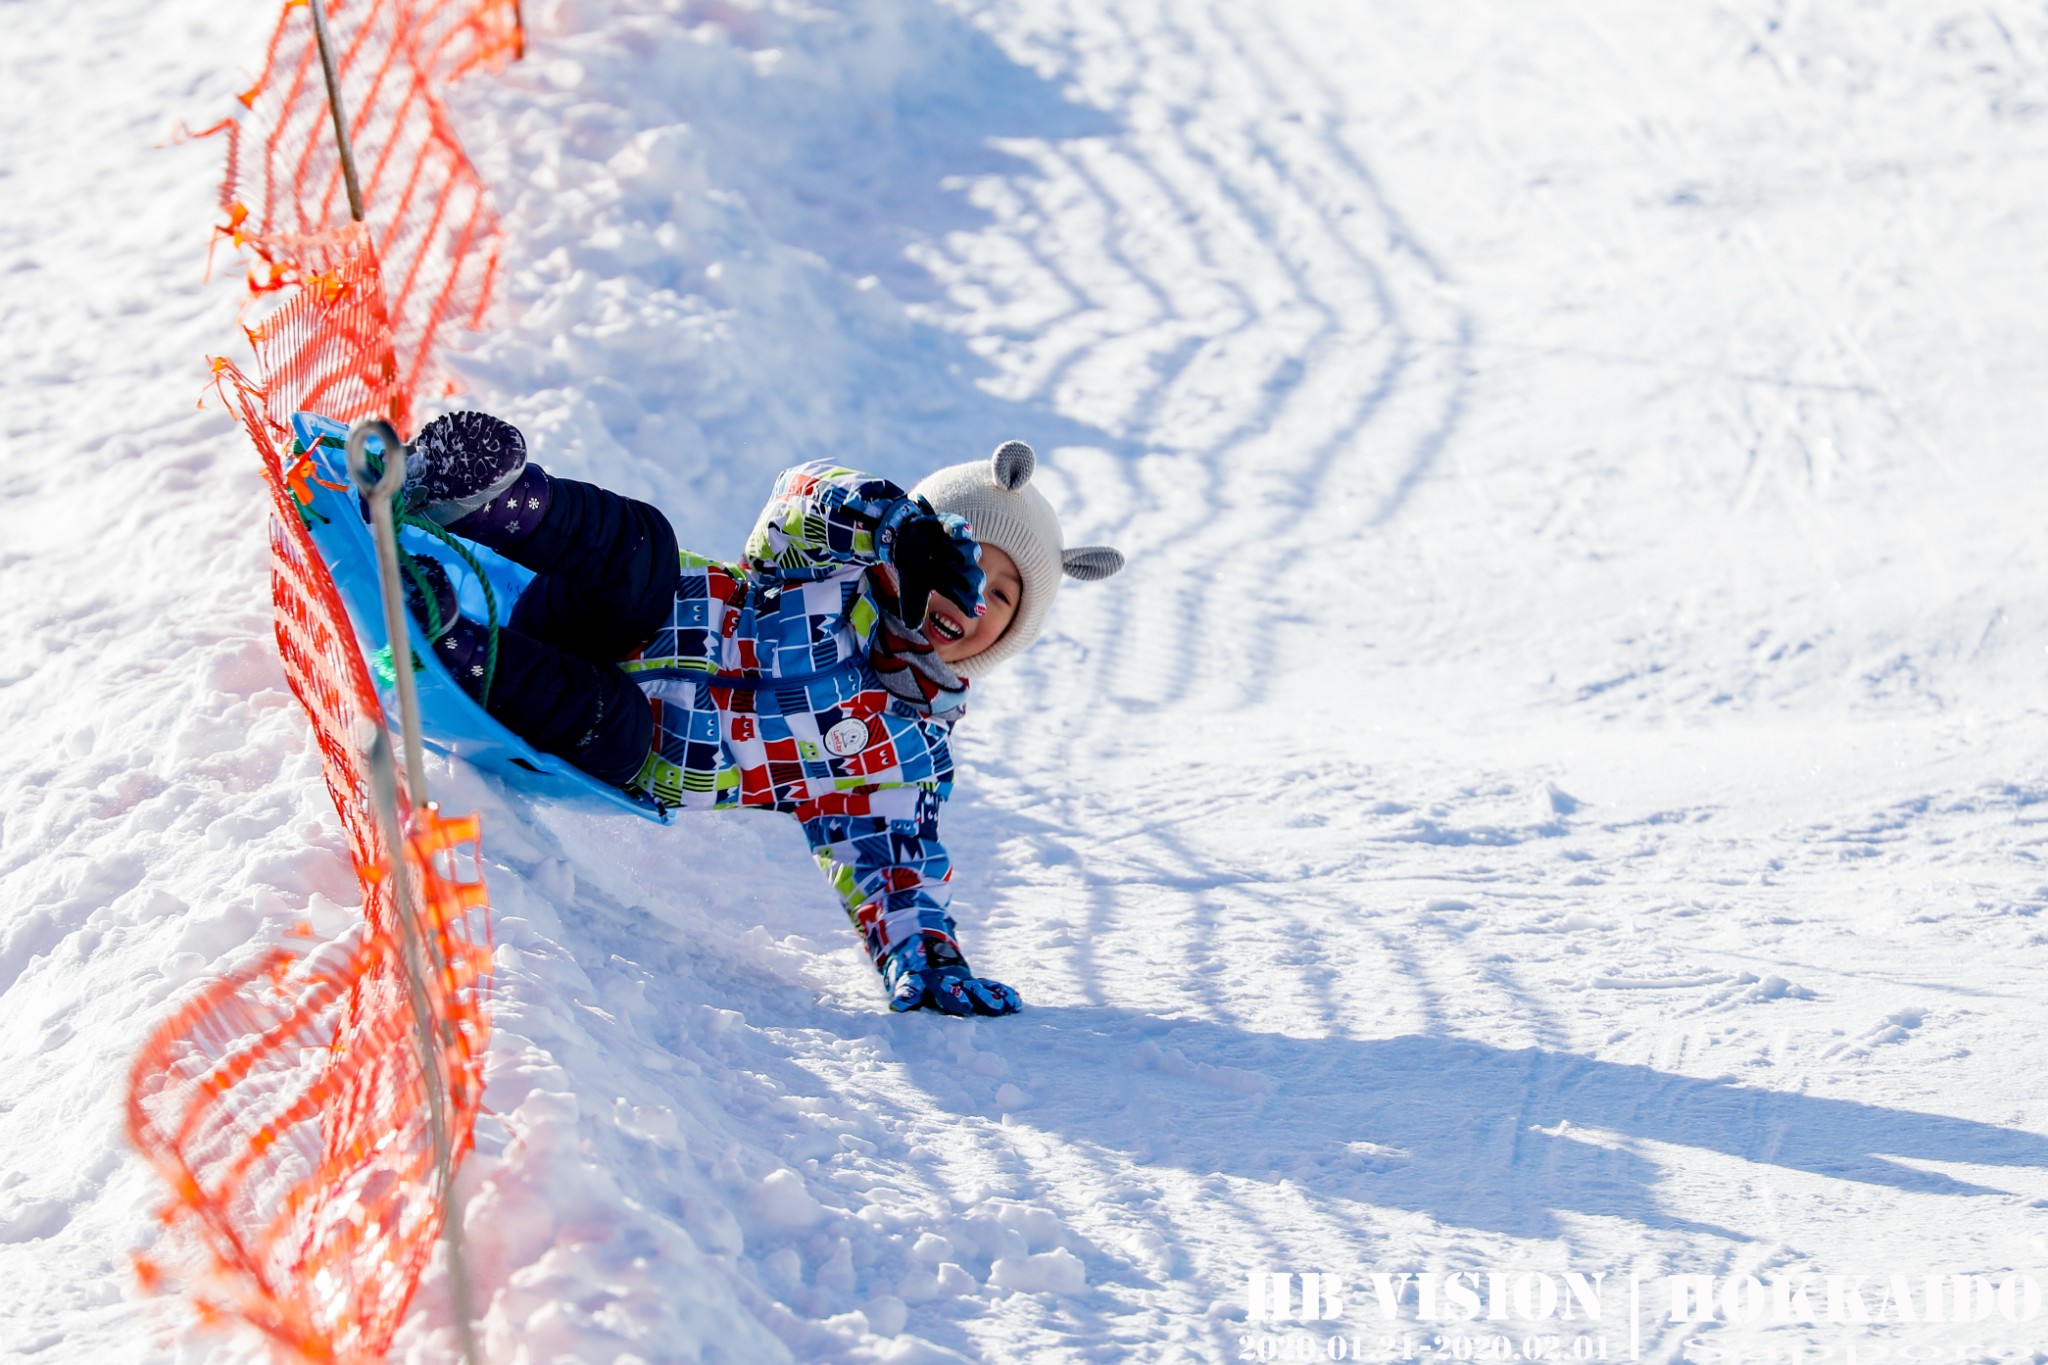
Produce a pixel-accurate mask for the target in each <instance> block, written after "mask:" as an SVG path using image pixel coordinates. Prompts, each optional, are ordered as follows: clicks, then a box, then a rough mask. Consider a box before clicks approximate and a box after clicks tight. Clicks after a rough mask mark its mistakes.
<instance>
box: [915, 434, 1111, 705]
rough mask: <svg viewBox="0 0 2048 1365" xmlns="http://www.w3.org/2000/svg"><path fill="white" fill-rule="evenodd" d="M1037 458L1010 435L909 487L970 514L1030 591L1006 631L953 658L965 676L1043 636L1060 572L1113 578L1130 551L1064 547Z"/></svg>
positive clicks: (979, 535)
mask: <svg viewBox="0 0 2048 1365" xmlns="http://www.w3.org/2000/svg"><path fill="white" fill-rule="evenodd" d="M1037 466H1038V457H1037V456H1036V455H1034V454H1033V453H1032V450H1031V447H1030V446H1028V445H1026V444H1025V443H1024V442H1022V441H1005V442H1003V443H1002V444H1001V445H999V446H997V447H996V448H995V451H994V453H993V454H991V455H990V456H989V457H988V458H987V459H986V460H976V461H974V462H973V463H971V464H956V465H948V466H947V467H946V468H944V469H939V470H935V471H933V472H932V473H931V474H929V475H927V476H926V477H925V478H924V479H923V480H922V481H920V482H919V483H918V485H917V487H915V488H913V489H911V490H910V492H911V495H912V496H913V497H922V498H925V499H926V500H927V501H929V502H930V504H931V505H932V506H933V507H934V508H936V509H937V510H939V511H941V512H953V513H957V514H958V515H960V516H963V517H965V518H966V519H967V520H968V522H969V523H970V524H972V525H973V527H974V537H975V539H976V540H979V541H980V542H981V543H982V544H984V545H993V546H995V547H996V548H997V549H999V550H1001V551H1003V552H1004V553H1005V554H1007V555H1009V556H1010V558H1011V559H1012V560H1013V561H1015V563H1016V565H1017V576H1018V578H1019V579H1020V580H1022V584H1023V588H1024V594H1023V598H1022V600H1021V601H1020V602H1019V603H1018V605H1017V614H1016V615H1015V616H1014V617H1012V618H1011V620H1010V627H1009V629H1008V630H1006V631H1004V632H1003V634H1002V637H1001V638H1000V639H998V640H996V642H995V643H994V644H991V645H990V646H989V647H988V648H986V649H984V650H982V651H981V652H980V653H978V654H970V655H969V656H967V657H966V658H965V659H962V660H960V661H959V662H958V663H956V664H954V665H953V671H954V672H956V673H958V674H959V675H960V676H961V677H963V678H972V677H978V676H980V675H982V674H985V673H987V672H989V671H990V670H991V669H993V668H995V667H996V665H998V664H1000V663H1002V662H1003V661H1004V660H1006V659H1008V658H1010V657H1011V656H1013V655H1015V654H1017V653H1018V652H1019V651H1021V650H1023V649H1024V648H1025V647H1026V646H1028V645H1029V644H1030V643H1031V642H1032V640H1034V639H1035V638H1037V635H1038V631H1039V628H1040V627H1041V626H1042V625H1044V623H1045V618H1046V612H1047V611H1048V610H1049V609H1050V608H1051V606H1052V599H1053V595H1054V594H1055V593H1056V592H1058V590H1059V586H1060V581H1061V579H1062V578H1076V579H1082V580H1087V581H1091V582H1092V581H1094V580H1096V579H1102V578H1107V577H1109V576H1110V575H1111V574H1113V573H1115V572H1116V571H1117V570H1118V569H1121V568H1122V567H1123V566H1124V557H1123V555H1121V554H1120V553H1118V552H1117V551H1115V550H1112V549H1110V548H1109V547H1108V546H1106V545H1089V546H1082V547H1080V548H1078V549H1073V550H1063V549H1062V548H1061V546H1060V522H1059V517H1058V516H1057V515H1055V514H1054V512H1053V510H1052V504H1051V503H1049V502H1047V501H1046V500H1045V495H1044V494H1042V493H1040V492H1039V491H1038V490H1037V489H1036V488H1033V487H1032V486H1031V475H1032V472H1033V471H1034V470H1035V469H1036V468H1037Z"/></svg>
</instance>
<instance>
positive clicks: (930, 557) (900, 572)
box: [875, 498, 988, 630]
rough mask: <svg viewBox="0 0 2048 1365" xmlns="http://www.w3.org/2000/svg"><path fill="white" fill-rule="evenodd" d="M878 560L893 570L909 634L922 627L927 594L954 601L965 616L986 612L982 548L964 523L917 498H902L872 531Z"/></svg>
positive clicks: (928, 603)
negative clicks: (934, 509)
mask: <svg viewBox="0 0 2048 1365" xmlns="http://www.w3.org/2000/svg"><path fill="white" fill-rule="evenodd" d="M875 540H876V543H877V545H878V546H879V548H880V550H881V555H882V559H883V561H884V562H886V563H887V564H888V565H889V566H890V567H891V568H893V569H895V570H896V582H897V590H898V597H899V601H898V605H899V607H900V609H901V611H902V613H903V619H904V621H905V622H907V623H908V624H909V626H910V628H911V629H912V630H917V629H919V628H921V627H922V626H923V625H924V615H925V609H926V608H927V607H928V606H930V604H931V595H932V594H933V593H935V592H936V593H937V594H938V595H939V596H941V597H943V598H945V599H946V600H947V601H949V602H952V603H953V604H955V605H956V606H958V607H959V608H960V610H962V611H964V612H966V613H967V614H968V615H969V616H980V615H981V614H982V613H984V612H985V611H987V610H988V607H987V606H986V604H984V603H983V601H982V598H981V594H982V589H983V587H984V586H985V585H986V583H987V579H986V577H985V576H984V575H983V574H982V572H981V546H980V545H979V544H978V543H976V541H975V539H974V532H973V530H972V529H971V528H969V526H968V525H967V522H966V521H965V520H964V519H963V518H961V517H958V516H955V515H954V514H953V513H951V512H948V513H946V514H945V515H943V516H941V515H940V514H939V513H937V512H934V511H933V510H932V507H931V504H930V503H927V502H925V501H924V500H923V499H921V498H905V499H904V500H903V501H902V502H900V503H898V504H896V506H895V507H894V508H892V509H891V510H890V512H889V514H888V515H887V516H886V517H884V518H882V523H881V525H880V526H878V527H876V528H875Z"/></svg>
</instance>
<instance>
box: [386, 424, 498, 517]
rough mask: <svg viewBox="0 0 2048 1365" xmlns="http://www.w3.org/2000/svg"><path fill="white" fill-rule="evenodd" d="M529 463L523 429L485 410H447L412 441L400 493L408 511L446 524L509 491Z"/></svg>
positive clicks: (467, 514)
mask: <svg viewBox="0 0 2048 1365" xmlns="http://www.w3.org/2000/svg"><path fill="white" fill-rule="evenodd" d="M525 468H526V438H525V437H524V436H521V435H520V434H519V428H517V427H515V426H513V425H512V424H511V423H510V422H506V421H502V420H500V419H499V418H496V417H493V416H491V415H490V414H489V413H486V412H450V413H444V414H443V415H441V416H439V417H436V418H435V419H434V420H433V421H431V422H429V423H427V425H426V426H425V427H423V428H422V429H421V431H420V434H419V436H418V438H417V439H415V440H414V441H413V443H412V454H411V456H410V457H409V458H408V459H407V460H406V462H405V488H404V489H403V491H402V492H401V493H400V494H399V497H400V499H401V501H402V504H403V506H404V507H405V509H406V510H407V511H409V512H413V513H416V514H418V515H420V516H423V517H425V518H426V519H427V520H428V521H431V522H433V523H434V524H435V525H437V526H448V525H452V524H453V523H455V522H458V521H460V520H462V519H463V518H464V517H466V516H469V515H470V514H471V513H473V512H476V511H478V510H480V509H481V508H483V507H484V506H485V505H486V504H488V503H490V502H491V501H492V500H493V499H495V498H497V497H498V496H499V495H500V494H502V493H505V492H506V491H508V490H509V489H510V488H511V487H512V485H513V483H514V482H515V481H516V480H517V479H518V478H519V475H520V471H522V470H523V469H525Z"/></svg>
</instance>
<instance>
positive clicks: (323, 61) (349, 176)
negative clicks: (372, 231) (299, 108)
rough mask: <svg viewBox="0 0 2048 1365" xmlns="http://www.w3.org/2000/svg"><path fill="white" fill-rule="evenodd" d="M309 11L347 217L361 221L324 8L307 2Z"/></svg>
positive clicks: (359, 190) (358, 192)
mask: <svg viewBox="0 0 2048 1365" xmlns="http://www.w3.org/2000/svg"><path fill="white" fill-rule="evenodd" d="M308 3H309V4H310V5H311V7H312V10H313V41H314V42H315V43H317V44H319V46H320V69H321V70H322V71H324V72H326V73H327V112H328V113H330V114H332V115H334V145H335V146H336V147H338V148H339V149H340V151H341V181H342V184H343V185H345V186H346V187H347V188H348V216H349V217H351V218H353V219H355V220H356V221H357V222H358V223H360V222H362V221H363V187H362V186H361V185H359V184H357V183H356V154H355V149H354V148H353V147H351V146H350V145H349V140H348V119H347V118H346V117H345V116H344V115H343V113H342V111H341V69H340V68H339V67H337V66H336V65H335V64H334V44H333V43H331V42H329V41H328V38H327V7H326V6H325V5H323V4H322V3H321V2H320V0H308Z"/></svg>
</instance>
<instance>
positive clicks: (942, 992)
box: [882, 934, 1024, 1014]
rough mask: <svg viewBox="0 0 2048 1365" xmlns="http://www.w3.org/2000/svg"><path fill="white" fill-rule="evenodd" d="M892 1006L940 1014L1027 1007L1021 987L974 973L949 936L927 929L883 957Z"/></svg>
mask: <svg viewBox="0 0 2048 1365" xmlns="http://www.w3.org/2000/svg"><path fill="white" fill-rule="evenodd" d="M882 984H883V985H884V986H885V987H887V988H888V991H889V1008H890V1009H892V1010H895V1011H896V1012H897V1013H899V1014H900V1013H902V1012H904V1011H906V1010H917V1009H925V1010H938V1011H939V1012H940V1013H941V1014H1015V1013H1016V1012H1017V1011H1018V1010H1021V1009H1023V1008H1024V1001H1023V1000H1022V999H1021V998H1019V996H1018V995H1017V992H1015V991H1013V990H1011V989H1010V988H1009V987H1008V986H1005V985H1004V984H1003V983H1002V982H1000V981H990V980H988V979H987V978H986V977H979V976H976V975H975V974H974V971H973V969H972V968H970V967H969V966H968V965H967V959H965V958H963V957H961V956H960V950H959V949H958V948H956V947H954V946H953V943H952V941H951V940H950V939H945V938H941V937H939V936H938V935H936V934H926V935H924V936H923V937H921V938H915V939H912V940H911V941H910V942H908V943H906V944H904V945H903V946H902V947H901V948H898V949H897V950H896V951H895V952H893V953H891V954H889V956H888V958H887V959H885V960H884V961H883V963H882Z"/></svg>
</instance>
